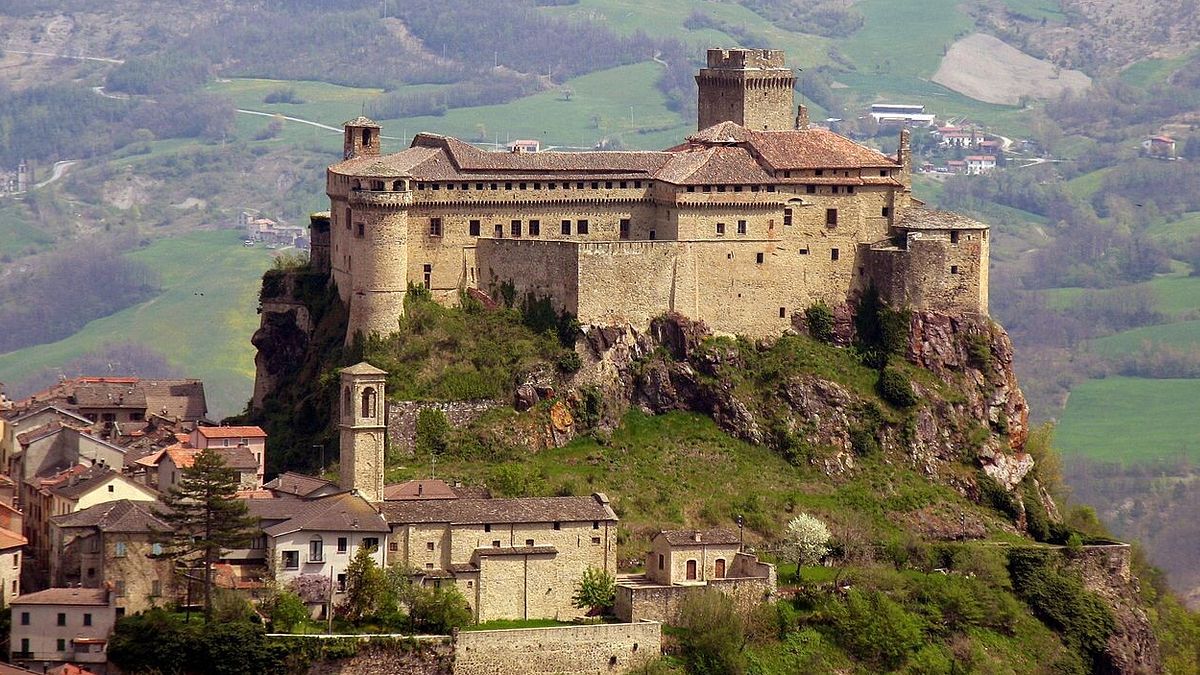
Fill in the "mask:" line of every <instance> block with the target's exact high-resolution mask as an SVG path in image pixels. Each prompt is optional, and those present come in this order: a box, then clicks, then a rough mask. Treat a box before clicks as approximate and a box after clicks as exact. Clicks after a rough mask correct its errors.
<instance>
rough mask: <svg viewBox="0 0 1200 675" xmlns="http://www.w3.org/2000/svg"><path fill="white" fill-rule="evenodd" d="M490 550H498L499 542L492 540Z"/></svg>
mask: <svg viewBox="0 0 1200 675" xmlns="http://www.w3.org/2000/svg"><path fill="white" fill-rule="evenodd" d="M492 548H500V540H499V539H493V540H492Z"/></svg>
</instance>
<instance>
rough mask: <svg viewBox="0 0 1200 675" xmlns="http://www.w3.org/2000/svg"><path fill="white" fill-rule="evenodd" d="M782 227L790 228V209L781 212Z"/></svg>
mask: <svg viewBox="0 0 1200 675" xmlns="http://www.w3.org/2000/svg"><path fill="white" fill-rule="evenodd" d="M783 226H784V227H791V226H792V210H791V209H784V210H783Z"/></svg>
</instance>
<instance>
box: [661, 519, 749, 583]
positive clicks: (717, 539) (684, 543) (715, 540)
mask: <svg viewBox="0 0 1200 675" xmlns="http://www.w3.org/2000/svg"><path fill="white" fill-rule="evenodd" d="M741 550H742V546H741V540H740V538H739V537H738V534H737V532H734V531H733V530H707V531H706V530H663V531H662V532H659V533H658V534H656V535H654V538H653V539H651V540H650V553H649V554H648V556H647V557H646V576H647V577H648V578H649V579H650V580H651V581H654V582H657V583H660V584H668V585H669V584H682V583H704V582H707V581H708V580H709V579H724V578H725V573H726V571H727V569H728V567H729V565H730V564H731V563H732V562H733V557H734V556H736V555H737V554H738V552H739V551H741Z"/></svg>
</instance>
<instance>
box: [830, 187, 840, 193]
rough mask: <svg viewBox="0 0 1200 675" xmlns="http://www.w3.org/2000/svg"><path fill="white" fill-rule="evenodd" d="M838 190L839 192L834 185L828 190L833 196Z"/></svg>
mask: <svg viewBox="0 0 1200 675" xmlns="http://www.w3.org/2000/svg"><path fill="white" fill-rule="evenodd" d="M839 190H840V188H839V187H838V186H836V185H834V186H833V187H831V188H829V191H830V192H832V193H833V194H835V195H836V194H837V193H838V191H839Z"/></svg>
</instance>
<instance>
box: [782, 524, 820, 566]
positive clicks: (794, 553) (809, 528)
mask: <svg viewBox="0 0 1200 675" xmlns="http://www.w3.org/2000/svg"><path fill="white" fill-rule="evenodd" d="M830 536H831V535H830V534H829V528H828V527H827V526H826V525H825V523H824V522H822V521H821V519H820V518H817V517H816V516H811V515H809V514H807V513H801V514H799V515H797V516H796V517H795V518H792V519H791V520H790V521H789V522H788V524H787V531H786V533H785V535H784V542H783V552H784V554H785V555H787V556H789V557H793V558H795V559H796V566H797V568H800V567H803V566H804V565H815V564H816V563H818V562H820V561H821V558H824V557H825V555H826V554H827V553H829V539H830ZM797 573H799V571H798V569H797Z"/></svg>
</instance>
